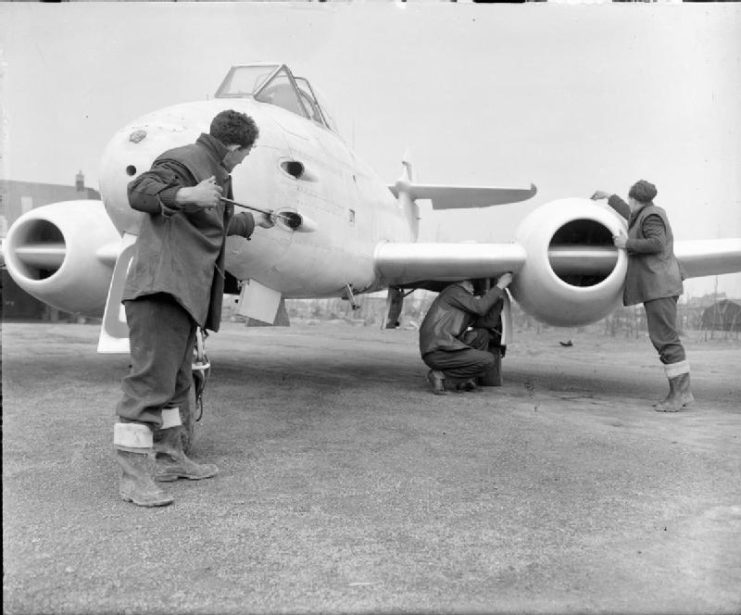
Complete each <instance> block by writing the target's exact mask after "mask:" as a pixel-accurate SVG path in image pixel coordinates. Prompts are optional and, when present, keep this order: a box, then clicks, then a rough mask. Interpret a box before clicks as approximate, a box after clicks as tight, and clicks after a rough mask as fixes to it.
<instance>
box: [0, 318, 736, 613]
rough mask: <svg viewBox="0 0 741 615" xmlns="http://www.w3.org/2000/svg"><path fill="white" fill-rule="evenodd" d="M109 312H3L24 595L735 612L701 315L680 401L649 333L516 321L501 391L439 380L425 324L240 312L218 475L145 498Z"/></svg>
mask: <svg viewBox="0 0 741 615" xmlns="http://www.w3.org/2000/svg"><path fill="white" fill-rule="evenodd" d="M97 334H98V330H97V327H95V326H90V325H87V326H86V325H51V324H5V325H3V330H2V335H3V340H2V341H3V346H2V353H3V365H2V370H3V395H4V399H3V429H2V431H3V442H2V444H3V543H4V549H3V565H4V579H3V581H4V612H5V613H7V614H12V615H15V614H18V615H20V614H26V613H28V614H30V613H54V614H57V613H69V614H84V613H89V614H96V615H99V614H105V613H147V614H149V613H152V614H154V613H157V614H159V613H163V614H164V613H167V614H175V613H178V614H179V613H193V614H195V613H214V614H230V613H235V614H236V613H442V612H458V613H475V612H482V613H499V612H502V613H586V612H600V613H698V614H699V613H702V614H705V613H739V612H741V375H740V374H741V372H739V362H740V361H739V360H740V359H741V342H739V341H738V340H736V341H710V342H705V341H703V340H702V338H701V337H700V336H699V335H694V336H692V335H690V336H689V338H688V340H687V347H688V352H689V359H690V362H691V365H692V369H693V373H692V378H693V386H694V392H695V396H696V398H697V400H698V401H697V403H696V405H695V407H693V408H691V409H689V410H687V411H684V412H682V413H679V414H676V415H662V414H658V413H655V412H653V411H652V409H651V406H650V402H651V401H653V400H655V399H658V398H661V397H662V396H663V395H664V394H665V392H666V382H665V380H664V378H663V374H662V371H661V368H660V366H659V365H658V361H657V359H656V357H655V355H654V352H653V349H652V348H651V347H650V344H649V342H648V340H647V339H645V338H644V339H621V338H609V337H604V336H602V335H599V334H597V333H591V334H587V333H579V332H577V331H576V330H550V329H546V330H544V331H543V332H541V333H539V334H536V333H535V332H522V333H520V334H519V335H518V336H517V337H516V339H515V340H514V342H513V343H512V344H511V346H510V348H509V351H508V354H507V357H506V358H505V360H504V386H503V387H501V388H492V389H487V390H486V391H485V392H483V393H465V394H451V395H448V396H445V397H436V396H433V395H432V394H430V392H429V391H428V389H427V387H426V383H425V380H424V374H425V372H426V369H425V367H424V365H423V364H422V362H421V360H420V359H419V356H418V353H417V334H416V332H415V331H383V330H379V329H374V328H363V327H352V326H349V325H347V324H339V323H324V324H318V325H310V324H304V325H298V326H294V327H291V328H288V329H283V328H275V329H274V328H249V329H248V328H246V327H244V326H242V325H240V324H237V323H227V324H226V325H225V327H224V329H223V330H222V332H220V333H219V334H217V335H213V336H211V337H210V338H209V340H208V350H209V357H210V359H211V361H212V362H213V364H214V367H213V374H212V377H211V379H210V382H209V388H208V390H207V392H206V412H205V415H204V417H203V420H202V421H201V423H200V424H199V426H198V433H197V440H196V445H195V451H194V457H196V458H197V459H200V460H204V461H209V462H213V463H216V464H217V465H219V467H220V469H221V473H220V474H219V476H217V477H216V478H214V479H212V480H207V481H201V482H187V481H179V482H177V483H172V484H170V485H168V486H167V488H168V489H169V490H170V491H171V493H172V494H173V495H174V496H175V498H176V501H175V503H174V504H173V505H172V506H169V507H166V508H161V509H141V508H138V507H135V506H133V505H131V504H127V503H124V502H123V501H120V500H119V499H118V496H117V490H116V479H115V477H116V468H115V466H114V460H113V457H112V445H111V442H112V425H113V422H114V415H113V409H114V406H115V403H116V401H117V399H118V396H119V385H120V380H121V378H122V376H123V375H124V374H125V371H126V368H127V357H124V356H120V355H119V356H103V355H97V354H96V352H95V345H96V341H97ZM566 339H571V340H572V341H573V346H571V347H563V346H562V345H561V344H559V341H564V340H566Z"/></svg>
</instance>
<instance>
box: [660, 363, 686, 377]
mask: <svg viewBox="0 0 741 615" xmlns="http://www.w3.org/2000/svg"><path fill="white" fill-rule="evenodd" d="M664 371H665V372H666V377H667V378H676V377H677V376H681V375H682V374H689V373H690V364H689V363H688V362H687V361H686V360H685V361H680V362H679V363H668V364H666V365H664Z"/></svg>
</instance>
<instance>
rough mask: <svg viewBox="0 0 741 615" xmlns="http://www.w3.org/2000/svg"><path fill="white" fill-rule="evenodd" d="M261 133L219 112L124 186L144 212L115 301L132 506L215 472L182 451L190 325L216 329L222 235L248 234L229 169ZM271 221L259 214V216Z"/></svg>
mask: <svg viewBox="0 0 741 615" xmlns="http://www.w3.org/2000/svg"><path fill="white" fill-rule="evenodd" d="M258 135H259V131H258V128H257V125H256V124H255V122H254V121H253V120H252V118H250V117H249V116H247V115H245V114H243V113H238V112H236V111H222V112H221V113H219V114H217V115H216V116H215V117H214V118H213V121H212V122H211V126H210V130H209V134H205V133H204V134H201V136H200V137H198V139H197V141H196V142H195V143H193V144H191V145H186V146H184V147H178V148H175V149H171V150H168V151H166V152H164V153H163V154H161V155H160V156H159V157H158V158H157V159H156V160H155V161H154V163H153V164H152V168H151V169H150V170H149V171H147V172H146V173H143V174H142V175H140V176H139V177H137V178H136V179H135V180H134V181H132V182H131V183H130V184H129V186H128V194H129V204H130V205H131V207H132V208H133V209H136V210H138V211H142V212H144V213H146V214H147V215H145V216H144V217H143V218H142V223H141V229H140V231H139V236H138V238H137V241H136V247H135V253H134V258H133V261H132V263H131V266H130V268H129V272H128V275H127V279H126V285H125V287H124V292H123V298H122V303H123V304H124V307H125V310H126V319H127V321H128V325H129V339H130V345H131V370H130V372H129V375H128V376H126V378H124V380H123V383H122V389H123V397H122V398H121V401H120V402H119V404H118V406H117V408H116V414H117V415H118V422H117V423H116V424H115V426H114V431H113V446H114V449H115V455H116V460H117V461H118V464H119V465H120V467H121V479H120V483H119V493H120V495H121V497H122V498H123V499H124V500H125V501H128V502H133V503H134V504H137V505H138V506H165V505H167V504H170V503H171V502H172V501H173V500H172V498H171V497H170V496H169V495H167V494H166V493H165V492H164V491H163V490H162V489H160V487H159V486H158V485H157V484H156V483H155V482H154V480H155V479H156V480H159V481H174V480H177V479H178V478H188V479H191V480H199V479H203V478H210V477H212V476H214V475H216V473H217V472H218V469H217V468H216V466H214V465H211V464H197V463H195V462H194V461H192V460H191V459H189V458H188V457H186V455H185V452H184V450H183V442H182V435H181V432H182V430H183V427H182V423H181V417H180V405H181V404H183V403H185V402H186V400H187V398H188V391H189V389H190V386H191V363H192V359H193V345H194V341H195V335H196V328H197V327H203V328H208V329H211V330H213V331H217V330H218V328H219V321H220V319H221V302H222V298H223V292H224V244H225V241H226V236H227V235H241V236H242V237H245V238H247V239H249V237H250V235H251V234H252V232H253V230H254V228H255V219H254V217H253V216H252V214H249V213H242V214H239V215H237V216H234V208H233V206H231V205H225V204H223V203H222V202H221V201H220V197H221V196H222V195H223V196H226V197H227V198H232V188H231V177H230V175H229V173H230V172H231V171H232V169H234V167H236V166H237V165H238V164H239V163H241V162H242V161H243V160H244V158H245V157H246V156H247V154H249V152H250V149H251V148H252V146H253V144H254V142H255V140H256V139H257V137H258ZM259 225H260V226H263V227H265V228H268V227H270V226H272V222H271V221H270V220H269V219H268V218H267V217H266V218H264V219H261V220H260V221H259Z"/></svg>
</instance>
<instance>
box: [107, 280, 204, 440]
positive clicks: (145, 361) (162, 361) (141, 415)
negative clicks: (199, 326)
mask: <svg viewBox="0 0 741 615" xmlns="http://www.w3.org/2000/svg"><path fill="white" fill-rule="evenodd" d="M125 308H126V318H127V321H128V324H129V336H130V337H129V339H130V346H131V370H130V372H129V374H128V376H126V377H125V378H124V380H123V383H122V385H121V388H122V390H123V396H122V398H121V401H120V402H119V404H118V407H117V408H116V414H118V416H119V417H120V418H121V419H122V420H123V421H124V422H137V423H145V424H148V425H150V426H151V427H157V426H159V425H160V424H161V422H162V417H161V410H162V408H166V407H175V406H179V405H180V404H181V403H183V402H184V401H185V400H186V399H187V395H188V389H189V387H190V382H191V379H190V371H189V370H190V365H191V361H192V352H193V343H194V340H195V330H196V325H195V323H194V322H193V320H192V318H191V317H190V315H189V314H188V312H186V311H185V310H184V309H183V308H182V307H181V306H180V305H179V304H178V303H177V302H176V301H175V300H174V299H173V298H172V297H170V296H169V295H165V294H158V295H152V296H148V297H143V298H141V299H136V300H134V301H127V302H126V303H125Z"/></svg>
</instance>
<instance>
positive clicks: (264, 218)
mask: <svg viewBox="0 0 741 615" xmlns="http://www.w3.org/2000/svg"><path fill="white" fill-rule="evenodd" d="M255 224H256V225H257V226H261V227H262V228H273V227H274V226H275V220H273V216H271V215H270V214H260V215H259V216H257V215H256V216H255Z"/></svg>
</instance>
